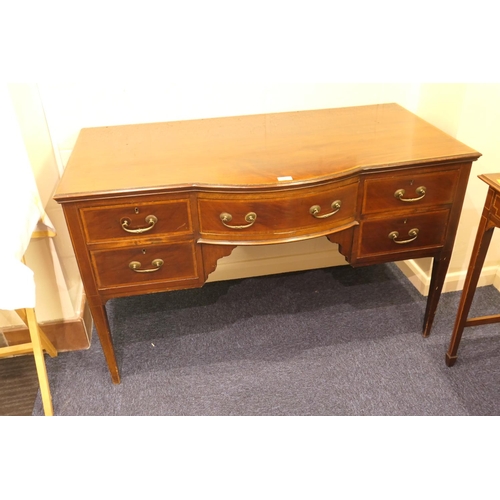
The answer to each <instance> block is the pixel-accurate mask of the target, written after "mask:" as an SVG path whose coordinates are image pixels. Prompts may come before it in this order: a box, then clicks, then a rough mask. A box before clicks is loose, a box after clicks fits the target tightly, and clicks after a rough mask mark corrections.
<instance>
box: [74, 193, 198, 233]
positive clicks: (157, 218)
mask: <svg viewBox="0 0 500 500" xmlns="http://www.w3.org/2000/svg"><path fill="white" fill-rule="evenodd" d="M80 215H81V219H82V222H83V228H84V231H85V236H86V238H87V242H88V243H94V242H101V241H106V240H114V239H120V240H127V239H133V238H137V237H141V236H160V235H165V234H184V233H185V234H189V233H191V232H192V222H191V213H190V208H189V200H187V199H180V200H166V201H161V202H149V203H147V202H146V203H144V202H143V201H142V202H141V201H140V200H138V201H137V202H136V203H130V202H127V203H123V204H116V205H109V206H101V207H92V208H82V209H80Z"/></svg>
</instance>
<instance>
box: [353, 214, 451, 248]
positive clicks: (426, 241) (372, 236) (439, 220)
mask: <svg viewBox="0 0 500 500" xmlns="http://www.w3.org/2000/svg"><path fill="white" fill-rule="evenodd" d="M448 216H449V210H438V211H434V212H427V213H425V214H419V215H412V216H409V217H399V218H390V219H378V220H368V221H364V222H362V223H361V226H360V229H359V231H360V235H359V242H360V243H359V254H358V255H359V257H367V256H371V255H378V254H391V253H400V252H405V251H414V250H418V249H421V248H422V249H423V248H433V247H439V246H441V245H443V243H444V236H445V233H446V225H447V222H448Z"/></svg>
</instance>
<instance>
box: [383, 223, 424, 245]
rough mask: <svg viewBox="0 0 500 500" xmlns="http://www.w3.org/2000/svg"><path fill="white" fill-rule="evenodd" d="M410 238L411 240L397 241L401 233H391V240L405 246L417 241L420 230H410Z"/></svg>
mask: <svg viewBox="0 0 500 500" xmlns="http://www.w3.org/2000/svg"><path fill="white" fill-rule="evenodd" d="M408 236H410V239H409V240H397V239H396V238H398V237H399V233H398V232H397V231H392V232H391V233H389V239H391V240H392V241H394V243H397V244H398V245H404V244H405V243H411V242H412V241H415V240H416V239H417V236H418V229H417V228H416V227H415V228H413V229H410V230H409V231H408Z"/></svg>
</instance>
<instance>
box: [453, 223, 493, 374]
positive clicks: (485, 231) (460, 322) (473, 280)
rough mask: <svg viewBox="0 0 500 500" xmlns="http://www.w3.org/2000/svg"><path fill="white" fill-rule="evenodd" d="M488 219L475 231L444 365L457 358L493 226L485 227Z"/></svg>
mask: <svg viewBox="0 0 500 500" xmlns="http://www.w3.org/2000/svg"><path fill="white" fill-rule="evenodd" d="M487 224H488V219H487V218H486V217H485V216H484V215H483V216H482V217H481V222H480V225H479V228H478V231H477V235H476V241H475V242H474V248H473V250H472V255H471V260H470V263H469V268H468V270H467V276H466V278H465V283H464V289H463V290H462V296H461V298H460V304H459V306H458V312H457V318H456V320H455V327H454V328H453V333H452V336H451V341H450V347H449V348H448V352H447V353H446V366H453V365H454V364H455V362H456V360H457V351H458V346H459V344H460V340H461V338H462V333H463V331H464V328H465V323H466V321H467V317H468V314H469V311H470V307H471V305H472V300H473V299H474V293H475V291H476V287H477V282H478V281H479V276H480V275H481V271H482V268H483V264H484V260H485V258H486V253H487V252H488V248H489V246H490V242H491V237H492V236H493V230H494V229H495V226H491V227H490V228H487Z"/></svg>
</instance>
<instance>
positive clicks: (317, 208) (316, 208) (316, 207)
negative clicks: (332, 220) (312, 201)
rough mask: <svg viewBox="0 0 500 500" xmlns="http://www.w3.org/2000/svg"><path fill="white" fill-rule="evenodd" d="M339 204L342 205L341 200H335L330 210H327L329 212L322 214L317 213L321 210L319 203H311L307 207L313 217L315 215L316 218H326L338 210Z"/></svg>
mask: <svg viewBox="0 0 500 500" xmlns="http://www.w3.org/2000/svg"><path fill="white" fill-rule="evenodd" d="M341 206H342V202H341V201H340V200H335V201H334V202H333V203H332V205H331V207H332V212H329V213H327V214H323V215H319V213H320V212H321V207H320V206H319V205H313V206H312V207H311V208H310V209H309V213H310V214H311V215H312V216H313V217H316V219H326V218H327V217H331V216H332V215H335V214H336V213H337V212H338V211H339V210H340V207H341Z"/></svg>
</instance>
